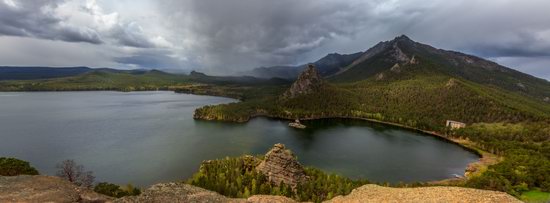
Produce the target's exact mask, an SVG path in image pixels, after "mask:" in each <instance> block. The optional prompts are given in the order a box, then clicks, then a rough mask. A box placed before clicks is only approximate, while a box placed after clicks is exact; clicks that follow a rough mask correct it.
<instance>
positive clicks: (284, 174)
mask: <svg viewBox="0 0 550 203" xmlns="http://www.w3.org/2000/svg"><path fill="white" fill-rule="evenodd" d="M256 170H257V171H258V172H260V173H262V174H264V175H266V176H267V177H268V178H269V180H270V181H271V182H273V183H274V184H276V185H279V184H280V183H281V182H283V183H284V184H286V185H290V186H292V187H296V186H297V185H298V184H299V183H303V182H305V181H307V179H308V177H307V176H306V173H305V171H304V168H303V167H302V165H300V163H298V161H297V160H296V157H295V156H294V154H293V153H292V152H291V151H290V150H288V149H286V148H285V145H283V144H280V143H279V144H275V145H274V146H273V148H272V149H271V150H269V152H267V154H266V155H265V159H264V160H263V161H262V162H261V163H260V164H259V165H258V166H256Z"/></svg>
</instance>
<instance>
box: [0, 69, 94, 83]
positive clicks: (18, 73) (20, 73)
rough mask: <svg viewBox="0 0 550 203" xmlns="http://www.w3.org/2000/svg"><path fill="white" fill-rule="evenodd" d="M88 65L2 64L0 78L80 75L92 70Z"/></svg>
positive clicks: (30, 78) (43, 77) (25, 78)
mask: <svg viewBox="0 0 550 203" xmlns="http://www.w3.org/2000/svg"><path fill="white" fill-rule="evenodd" d="M92 70H93V69H91V68H88V67H64V68H52V67H14V66H0V80H36V79H48V78H60V77H69V76H75V75H80V74H83V73H87V72H90V71H92Z"/></svg>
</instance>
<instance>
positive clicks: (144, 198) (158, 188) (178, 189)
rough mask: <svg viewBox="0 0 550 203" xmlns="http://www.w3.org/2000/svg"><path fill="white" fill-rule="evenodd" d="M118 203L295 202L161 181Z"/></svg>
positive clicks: (285, 198) (278, 197)
mask: <svg viewBox="0 0 550 203" xmlns="http://www.w3.org/2000/svg"><path fill="white" fill-rule="evenodd" d="M114 202H116V203H134V202H135V203H138V202H139V203H143V202H144V203H153V202H197V203H198V202H228V203H241V202H242V203H260V202H273V203H294V202H295V201H294V200H292V199H290V198H288V197H282V196H270V195H254V196H251V197H249V198H248V199H236V198H228V197H225V196H223V195H220V194H218V193H216V192H212V191H209V190H205V189H202V188H199V187H195V186H192V185H188V184H184V183H161V184H156V185H153V186H151V187H150V188H149V189H147V190H145V191H144V192H143V193H141V195H139V196H128V197H123V198H120V199H117V200H115V201H114Z"/></svg>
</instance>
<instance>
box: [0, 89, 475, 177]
mask: <svg viewBox="0 0 550 203" xmlns="http://www.w3.org/2000/svg"><path fill="white" fill-rule="evenodd" d="M228 102H236V100H233V99H228V98H222V97H212V96H197V95H188V94H177V93H173V92H131V93H122V92H25V93H20V92H16V93H0V140H1V142H0V157H5V156H6V157H16V158H19V159H23V160H26V161H29V162H30V163H31V164H32V165H33V166H35V167H36V168H37V169H38V170H39V171H40V172H41V173H43V174H47V175H54V174H55V164H56V163H58V162H61V161H63V160H65V159H74V160H75V161H77V162H78V163H80V164H83V165H84V166H85V167H86V169H88V170H92V171H93V172H94V174H95V176H96V181H109V182H113V183H118V184H126V183H132V184H137V185H140V186H147V185H150V184H153V183H158V182H166V181H174V180H184V179H187V178H188V177H190V176H191V175H192V174H193V173H194V172H196V171H197V170H198V168H199V164H200V163H201V162H202V161H203V160H207V159H216V158H224V157H226V156H238V155H242V154H264V153H265V152H266V151H267V150H268V149H269V148H270V147H271V146H272V145H273V144H275V143H283V144H285V145H286V146H287V148H289V149H291V150H292V151H293V152H294V153H295V154H296V155H297V156H298V158H299V161H300V162H301V163H302V164H304V165H307V166H315V167H318V168H320V169H323V170H325V171H329V172H335V173H338V174H341V175H344V176H348V177H351V178H367V179H369V180H372V181H387V182H399V181H403V182H412V181H429V180H438V179H444V178H450V177H453V176H454V175H453V174H460V175H462V174H463V173H464V169H465V167H466V166H467V164H468V163H470V162H473V161H476V160H477V159H478V156H477V155H475V154H473V153H471V152H469V151H466V150H464V149H463V148H461V147H460V146H458V145H455V144H452V143H449V142H446V141H443V140H441V139H438V138H435V137H432V136H426V135H421V134H418V133H415V132H411V131H407V130H402V129H398V128H394V127H388V126H385V125H380V124H372V123H368V122H364V121H351V120H320V121H309V122H305V124H306V125H308V126H309V128H308V129H306V130H296V129H292V128H289V127H288V126H287V122H286V121H280V120H273V119H267V118H257V119H253V120H251V121H250V122H248V123H245V124H236V123H222V122H207V121H195V120H194V119H193V111H194V109H196V108H198V107H200V106H204V105H210V104H220V103H228Z"/></svg>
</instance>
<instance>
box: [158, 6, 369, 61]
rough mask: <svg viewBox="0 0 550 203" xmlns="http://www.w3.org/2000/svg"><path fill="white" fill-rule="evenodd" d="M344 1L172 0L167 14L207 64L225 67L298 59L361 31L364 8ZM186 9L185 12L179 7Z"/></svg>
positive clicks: (167, 8)
mask: <svg viewBox="0 0 550 203" xmlns="http://www.w3.org/2000/svg"><path fill="white" fill-rule="evenodd" d="M354 6H355V4H354V3H349V2H348V3H346V2H340V1H324V0H321V1H295V0H278V1H256V0H242V1H213V0H200V1H198V0H197V1H173V3H171V4H166V5H165V7H164V8H165V9H166V10H167V11H168V12H166V13H178V12H180V14H181V15H182V16H181V17H182V18H187V19H188V21H187V22H186V21H183V22H181V21H180V22H175V26H176V27H183V28H176V29H184V32H188V33H190V35H191V36H189V35H188V36H186V37H194V38H195V40H196V41H197V45H196V46H193V48H194V49H193V51H196V53H197V54H200V55H201V57H203V58H204V59H203V62H204V64H205V65H207V66H213V67H221V66H223V67H224V68H226V69H231V68H232V69H239V68H240V69H242V68H243V66H244V67H246V68H250V67H251V66H254V65H266V64H278V63H288V62H298V61H299V57H300V55H301V54H303V53H307V52H310V51H312V50H314V49H317V48H319V47H321V46H322V45H323V44H325V43H326V42H327V41H330V40H332V39H333V38H334V37H336V36H340V35H351V34H353V33H354V32H356V31H357V30H358V29H361V28H362V27H363V26H362V23H363V22H365V21H366V20H367V19H366V18H365V15H364V12H368V11H364V10H361V9H358V8H357V7H354ZM181 10H183V11H181Z"/></svg>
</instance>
